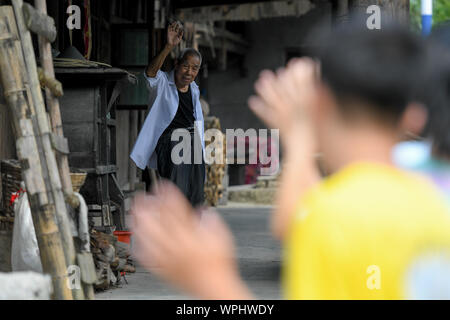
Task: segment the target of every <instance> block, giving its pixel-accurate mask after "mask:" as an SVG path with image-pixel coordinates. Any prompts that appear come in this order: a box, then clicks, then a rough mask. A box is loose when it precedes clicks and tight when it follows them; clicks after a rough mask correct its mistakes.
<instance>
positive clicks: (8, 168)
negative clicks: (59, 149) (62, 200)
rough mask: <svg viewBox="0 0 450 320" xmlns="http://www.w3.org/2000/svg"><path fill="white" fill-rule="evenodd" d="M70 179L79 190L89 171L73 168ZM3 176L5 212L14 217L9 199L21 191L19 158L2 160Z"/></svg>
mask: <svg viewBox="0 0 450 320" xmlns="http://www.w3.org/2000/svg"><path fill="white" fill-rule="evenodd" d="M70 170H71V171H72V172H71V173H70V180H71V181H72V188H73V191H74V192H79V191H80V189H81V187H82V186H83V184H84V182H85V181H86V176H87V173H86V172H83V171H82V170H79V169H75V168H71V169H70ZM0 172H1V177H2V200H3V201H2V203H3V214H4V215H5V216H6V217H14V207H13V206H10V205H9V201H10V199H11V196H12V194H13V193H14V192H17V191H19V189H20V183H21V181H22V170H21V167H20V162H19V161H18V160H2V161H1V164H0Z"/></svg>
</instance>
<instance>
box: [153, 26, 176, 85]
mask: <svg viewBox="0 0 450 320" xmlns="http://www.w3.org/2000/svg"><path fill="white" fill-rule="evenodd" d="M182 38H183V29H182V27H181V25H180V23H178V22H173V23H172V24H171V25H170V26H169V28H168V29H167V44H166V45H165V46H164V48H163V49H162V50H161V52H160V53H159V54H158V55H157V56H156V57H154V58H153V59H152V61H151V62H150V64H149V65H148V66H147V69H146V70H145V74H146V75H147V77H150V78H154V77H156V74H157V73H158V70H159V69H161V67H162V65H163V63H164V61H165V60H166V58H167V56H168V55H169V53H170V52H171V51H172V50H173V48H175V47H176V46H177V45H178V44H179V43H180V41H181V39H182Z"/></svg>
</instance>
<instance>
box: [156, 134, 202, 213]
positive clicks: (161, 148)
mask: <svg viewBox="0 0 450 320" xmlns="http://www.w3.org/2000/svg"><path fill="white" fill-rule="evenodd" d="M171 134H172V132H168V133H164V134H163V135H162V136H161V137H160V138H159V141H158V144H157V146H156V154H157V156H158V172H159V175H160V176H161V177H162V178H164V179H167V180H170V181H172V182H173V183H174V184H175V185H176V186H178V188H179V189H180V190H181V192H182V193H183V194H184V195H185V197H186V198H187V199H188V201H189V202H190V203H191V205H192V206H194V207H195V206H199V205H202V204H203V202H204V200H205V195H204V186H205V163H204V161H203V156H202V157H199V158H200V159H201V163H200V164H195V163H194V150H198V148H200V155H201V154H202V149H201V146H197V148H194V144H195V142H196V141H195V140H196V139H194V132H191V146H190V147H191V161H190V162H189V163H180V164H175V163H174V162H173V161H172V157H171V155H172V149H173V148H174V147H175V146H176V145H179V144H180V142H179V141H171ZM198 140H199V139H198ZM197 143H199V142H198V141H197ZM179 154H180V156H182V154H183V153H182V151H181V152H180V153H179Z"/></svg>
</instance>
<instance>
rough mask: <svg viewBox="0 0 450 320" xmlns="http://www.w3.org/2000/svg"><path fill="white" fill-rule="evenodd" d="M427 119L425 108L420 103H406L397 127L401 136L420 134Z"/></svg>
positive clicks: (409, 136)
mask: <svg viewBox="0 0 450 320" xmlns="http://www.w3.org/2000/svg"><path fill="white" fill-rule="evenodd" d="M427 121H428V111H427V108H426V107H425V106H424V105H423V104H421V103H416V102H412V103H410V104H408V106H407V107H406V109H405V111H404V112H403V115H402V117H401V118H400V122H399V129H400V132H401V135H402V136H406V137H408V138H411V136H413V137H414V136H415V137H417V136H420V135H421V134H422V132H423V130H424V128H425V125H426V124H427Z"/></svg>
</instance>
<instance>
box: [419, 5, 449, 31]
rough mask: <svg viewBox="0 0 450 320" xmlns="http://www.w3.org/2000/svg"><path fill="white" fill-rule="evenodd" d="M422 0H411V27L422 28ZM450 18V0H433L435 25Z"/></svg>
mask: <svg viewBox="0 0 450 320" xmlns="http://www.w3.org/2000/svg"><path fill="white" fill-rule="evenodd" d="M420 2H421V0H411V1H410V16H411V27H412V28H413V29H414V30H416V31H420V30H422V23H421V20H422V18H421V12H420V8H421V5H420ZM449 20H450V1H448V0H433V27H434V26H437V25H439V24H442V23H444V22H446V21H449Z"/></svg>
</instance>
